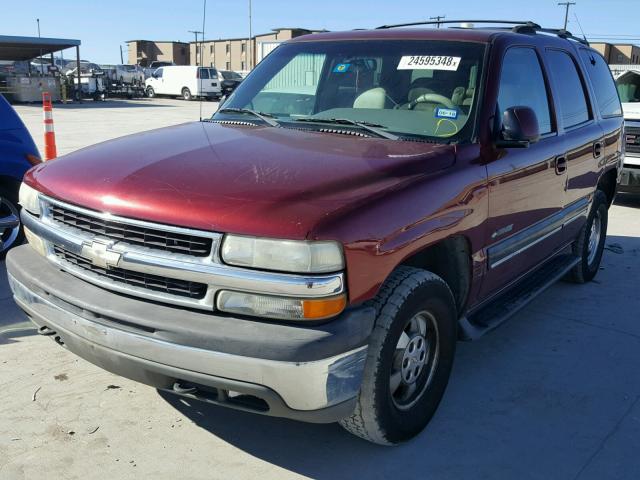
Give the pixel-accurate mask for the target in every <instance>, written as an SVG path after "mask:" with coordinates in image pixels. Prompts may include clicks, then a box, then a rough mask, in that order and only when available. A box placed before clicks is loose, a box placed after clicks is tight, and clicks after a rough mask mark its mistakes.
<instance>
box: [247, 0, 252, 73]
mask: <svg viewBox="0 0 640 480" xmlns="http://www.w3.org/2000/svg"><path fill="white" fill-rule="evenodd" d="M248 46H249V49H248V50H249V52H248V53H247V55H248V62H247V64H248V67H249V70H253V22H252V21H251V0H249V45H248Z"/></svg>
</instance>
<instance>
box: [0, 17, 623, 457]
mask: <svg viewBox="0 0 640 480" xmlns="http://www.w3.org/2000/svg"><path fill="white" fill-rule="evenodd" d="M476 23H477V22H476ZM542 32H543V33H544V34H542ZM554 33H556V34H557V35H554ZM171 68H173V69H175V68H178V67H164V69H167V70H169V69H171ZM164 69H163V70H164ZM205 70H206V69H205ZM192 77H193V75H192ZM162 78H164V76H163V77H162ZM192 79H193V78H192ZM189 88H193V89H194V90H195V86H194V87H189ZM622 124H623V119H622V112H621V108H620V102H619V99H618V94H617V92H616V88H615V85H614V82H613V79H612V77H611V74H610V72H609V70H608V68H607V65H606V62H605V61H604V59H603V58H602V57H601V56H600V54H599V53H597V52H596V51H595V50H593V49H592V48H590V47H589V46H588V44H586V42H583V41H582V40H576V39H575V38H574V37H573V36H571V35H570V34H568V33H567V32H565V31H564V30H559V31H556V30H550V29H544V30H542V29H541V28H540V27H539V26H537V25H535V24H533V23H527V24H517V25H514V27H513V29H512V30H511V29H494V28H473V29H468V28H465V29H460V28H451V29H412V30H406V29H398V28H393V27H385V28H381V29H377V30H375V31H349V32H343V33H335V32H334V33H322V34H313V35H306V36H303V37H298V38H296V39H293V40H290V41H288V42H285V43H283V44H282V45H281V46H280V47H278V48H277V49H276V50H275V51H273V52H272V53H271V54H270V55H269V56H268V57H266V58H265V59H264V60H263V61H262V62H261V63H260V66H259V67H258V68H257V69H255V70H254V71H253V72H252V73H251V74H250V75H249V76H248V77H247V79H246V80H245V81H244V82H243V83H242V84H241V85H240V86H239V87H238V89H237V90H236V91H235V92H234V93H233V95H231V96H230V97H229V99H228V100H227V103H225V105H224V106H223V107H222V108H221V109H220V110H219V111H218V112H217V113H216V114H215V115H214V116H213V118H212V119H209V120H206V121H203V122H193V123H187V124H183V125H177V126H173V127H169V128H164V129H160V130H156V131H151V132H145V133H142V134H139V135H133V136H128V137H123V138H121V139H117V140H113V141H111V142H108V143H104V144H100V145H96V146H94V147H90V148H86V149H83V150H80V151H77V152H74V153H72V154H70V155H66V156H65V157H63V158H61V159H58V160H56V161H55V162H51V163H50V164H45V165H43V166H40V167H38V168H36V169H34V170H31V171H30V172H29V173H28V174H27V175H26V177H25V180H24V183H23V186H22V191H21V203H22V205H23V207H24V210H23V212H24V214H23V220H24V223H25V225H26V227H27V228H29V229H30V231H32V232H33V237H32V239H31V242H30V244H31V246H23V247H19V248H17V249H14V250H12V251H11V252H10V254H9V256H8V260H7V269H8V273H9V281H10V285H11V287H12V289H13V293H14V298H15V299H16V301H17V303H18V304H19V305H20V306H21V307H22V308H23V309H24V310H25V311H26V312H27V313H28V315H29V317H30V318H31V319H32V320H33V322H34V323H35V324H36V325H37V326H38V328H39V329H40V332H41V333H43V334H45V335H49V336H51V338H53V339H55V340H56V341H57V342H58V343H60V344H64V346H65V347H67V348H68V349H69V350H70V351H71V352H74V353H76V354H78V355H79V356H81V357H83V358H85V359H87V360H89V361H91V362H94V363H96V364H98V365H100V366H101V367H103V368H105V369H107V370H110V371H112V372H115V373H118V374H120V375H124V376H126V377H130V378H133V379H136V380H139V381H141V382H144V383H147V384H149V385H153V386H155V387H157V388H159V389H164V390H167V391H170V392H173V393H175V394H177V395H183V396H185V397H187V398H188V399H189V401H191V400H194V399H199V400H203V401H206V402H210V403H214V404H218V405H224V406H228V407H234V408H239V409H241V410H245V411H252V412H256V413H261V414H266V415H274V416H281V417H288V418H292V419H298V420H305V421H310V422H334V421H339V422H340V423H341V424H342V426H343V427H345V428H346V429H347V430H348V431H350V432H352V433H354V434H355V435H358V436H360V437H362V438H365V439H367V440H369V441H372V442H376V443H379V444H385V445H388V444H395V443H398V442H402V441H406V440H408V439H410V438H412V437H414V436H415V435H417V434H418V433H419V432H420V431H421V430H422V429H423V428H424V427H425V426H426V425H427V423H428V422H429V420H430V419H431V417H432V415H433V414H434V412H435V411H436V408H437V406H438V404H439V402H440V400H441V398H442V396H443V393H444V391H445V388H446V386H447V382H448V380H449V376H450V373H451V369H452V365H453V359H454V356H455V350H456V343H457V340H459V339H476V338H479V337H480V336H482V335H483V334H486V333H487V332H489V331H491V330H492V329H494V328H496V327H497V326H498V325H500V324H501V323H502V322H504V321H505V320H506V319H507V318H508V317H509V316H510V315H512V314H514V313H515V312H517V311H518V310H519V309H521V308H522V307H523V306H524V305H525V304H526V303H527V302H529V301H530V300H531V299H532V298H534V297H536V296H537V295H538V294H540V293H541V292H542V291H543V290H544V289H545V288H547V287H549V286H550V285H552V284H553V283H554V282H556V281H557V280H559V279H560V278H565V277H568V278H569V279H571V280H573V281H575V282H578V283H583V282H588V281H590V280H592V279H593V278H594V277H595V275H596V274H597V273H598V269H599V265H600V261H601V258H602V254H603V249H604V242H605V236H606V233H607V218H608V217H607V216H608V208H609V206H610V205H611V202H612V201H613V199H614V196H615V192H616V179H617V176H618V173H619V167H620V163H621V155H622V153H621V151H622V149H623V144H622V128H623V125H622ZM43 292H46V295H45V294H44V293H43ZM548 308H549V309H550V310H552V309H553V305H549V306H548ZM532 328H535V326H534V327H532ZM523 341H526V339H523ZM576 361H579V359H576ZM475 400H476V399H475V398H472V397H470V398H469V399H468V401H469V402H473V401H475Z"/></svg>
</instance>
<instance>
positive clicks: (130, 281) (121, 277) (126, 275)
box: [53, 245, 207, 299]
mask: <svg viewBox="0 0 640 480" xmlns="http://www.w3.org/2000/svg"><path fill="white" fill-rule="evenodd" d="M53 250H54V252H55V254H56V256H57V257H58V258H59V259H61V260H64V261H65V262H67V263H70V264H72V265H73V266H75V267H78V268H81V269H82V270H85V271H90V272H93V273H95V274H97V275H100V276H102V277H107V278H109V279H111V280H113V281H114V282H117V283H123V284H127V285H132V286H135V287H141V288H146V289H148V290H154V291H156V292H163V293H167V294H169V295H176V296H179V297H187V298H193V299H202V298H204V296H205V294H206V293H207V285H205V284H203V283H196V282H189V281H186V280H175V279H172V278H167V277H161V276H159V275H150V274H148V273H140V272H133V271H131V270H125V269H123V268H117V267H115V268H102V267H96V266H95V265H93V263H91V261H90V260H87V259H86V258H84V257H81V256H80V255H76V254H75V253H72V252H70V251H68V250H66V249H65V248H63V247H60V246H59V245H54V247H53Z"/></svg>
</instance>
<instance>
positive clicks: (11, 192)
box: [0, 183, 24, 260]
mask: <svg viewBox="0 0 640 480" xmlns="http://www.w3.org/2000/svg"><path fill="white" fill-rule="evenodd" d="M19 188H20V184H18V183H16V184H15V185H14V184H9V185H0V199H2V201H1V202H0V219H3V218H6V217H7V216H8V215H9V214H13V215H15V214H18V218H20V216H19V213H20V206H19V205H18V189H19ZM0 237H1V239H2V245H0V260H1V259H4V257H5V256H6V255H7V252H8V251H9V249H11V248H12V247H15V246H16V245H21V244H22V243H23V242H24V230H23V228H22V225H20V228H19V230H18V232H17V235H16V234H15V233H14V232H13V229H12V230H11V231H10V230H8V229H7V230H4V229H3V230H0ZM7 242H8V243H7Z"/></svg>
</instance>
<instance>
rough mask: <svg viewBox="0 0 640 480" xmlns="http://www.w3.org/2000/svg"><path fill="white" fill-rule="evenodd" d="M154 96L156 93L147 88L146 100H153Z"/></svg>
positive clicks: (151, 88)
mask: <svg viewBox="0 0 640 480" xmlns="http://www.w3.org/2000/svg"><path fill="white" fill-rule="evenodd" d="M155 96H156V91H155V90H154V89H153V87H147V98H153V97H155Z"/></svg>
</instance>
